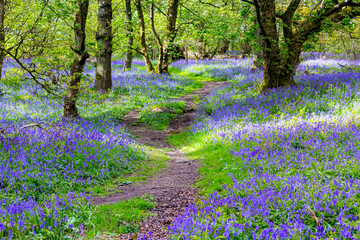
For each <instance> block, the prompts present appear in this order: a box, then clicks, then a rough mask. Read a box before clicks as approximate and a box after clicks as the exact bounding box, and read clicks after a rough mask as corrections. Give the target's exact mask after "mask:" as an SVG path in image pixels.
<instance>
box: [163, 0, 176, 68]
mask: <svg viewBox="0 0 360 240" xmlns="http://www.w3.org/2000/svg"><path fill="white" fill-rule="evenodd" d="M179 2H180V0H169V8H168V12H167V27H166V34H165V38H164V42H163V54H164V57H163V63H162V71H161V72H162V73H169V62H170V61H169V60H170V53H171V51H172V50H173V47H174V41H175V38H176V33H177V31H176V21H177V15H178V9H179Z"/></svg>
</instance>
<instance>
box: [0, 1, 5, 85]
mask: <svg viewBox="0 0 360 240" xmlns="http://www.w3.org/2000/svg"><path fill="white" fill-rule="evenodd" d="M5 7H6V2H5V0H0V80H1V78H2V69H3V65H4V58H5V52H4V48H5V26H4V22H5V11H6V9H5Z"/></svg>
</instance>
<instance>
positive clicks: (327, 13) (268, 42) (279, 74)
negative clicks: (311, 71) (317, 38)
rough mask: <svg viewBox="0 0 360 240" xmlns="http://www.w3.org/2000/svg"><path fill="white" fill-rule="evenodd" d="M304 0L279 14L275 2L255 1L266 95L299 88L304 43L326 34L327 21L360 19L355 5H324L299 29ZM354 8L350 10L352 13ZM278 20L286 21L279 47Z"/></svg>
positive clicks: (342, 2) (347, 2) (338, 3)
mask: <svg viewBox="0 0 360 240" xmlns="http://www.w3.org/2000/svg"><path fill="white" fill-rule="evenodd" d="M300 3H301V0H291V1H290V3H289V5H288V7H287V8H286V10H285V11H284V12H283V13H281V14H276V12H275V9H276V1H275V0H254V1H253V4H254V5H255V8H256V15H257V20H258V23H259V26H260V30H261V35H262V38H263V56H264V79H263V85H262V92H266V91H267V90H268V89H271V88H278V87H286V86H293V85H295V81H294V76H295V74H296V71H297V68H298V66H299V63H300V54H301V50H302V47H303V45H304V43H305V42H306V41H307V39H308V38H309V37H310V36H311V35H313V34H314V33H318V32H320V31H321V30H322V25H323V22H324V20H325V19H329V20H330V21H333V22H340V21H342V20H343V19H345V18H347V17H350V18H354V17H357V16H360V4H359V3H354V2H353V1H350V0H349V1H347V0H346V1H341V2H339V1H331V3H329V2H326V4H325V1H324V2H323V3H324V4H321V5H320V8H319V9H318V10H317V12H316V14H313V15H311V16H308V18H307V19H305V20H304V21H302V22H301V23H299V24H298V26H297V27H296V28H295V27H294V25H293V20H294V19H293V18H294V14H295V12H296V10H297V9H298V8H299V6H300ZM349 8H350V10H349ZM276 17H278V18H280V19H281V20H282V21H283V24H282V25H283V27H282V30H283V37H284V43H285V44H283V46H282V48H280V46H279V40H278V39H279V33H278V32H277V21H276Z"/></svg>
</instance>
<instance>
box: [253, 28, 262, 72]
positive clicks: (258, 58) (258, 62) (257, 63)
mask: <svg viewBox="0 0 360 240" xmlns="http://www.w3.org/2000/svg"><path fill="white" fill-rule="evenodd" d="M255 38H256V47H255V56H254V61H253V64H252V66H251V70H256V69H258V68H263V64H262V61H263V59H264V56H263V52H262V50H261V46H262V42H263V39H262V37H261V31H260V28H259V27H257V28H256V29H255Z"/></svg>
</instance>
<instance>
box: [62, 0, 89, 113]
mask: <svg viewBox="0 0 360 240" xmlns="http://www.w3.org/2000/svg"><path fill="white" fill-rule="evenodd" d="M78 8H79V10H78V12H77V14H76V16H75V21H74V27H73V28H74V35H75V45H74V46H73V47H71V49H72V50H73V51H74V52H75V53H76V55H77V56H76V57H75V59H74V61H73V63H72V65H71V67H70V81H69V85H68V89H67V91H66V94H65V97H64V117H77V116H79V113H78V109H77V107H76V102H77V99H78V95H79V91H80V84H81V78H82V72H83V69H84V65H85V62H86V59H88V58H89V53H88V52H87V51H86V48H85V40H86V33H85V29H86V19H87V15H88V10H89V0H78Z"/></svg>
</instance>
